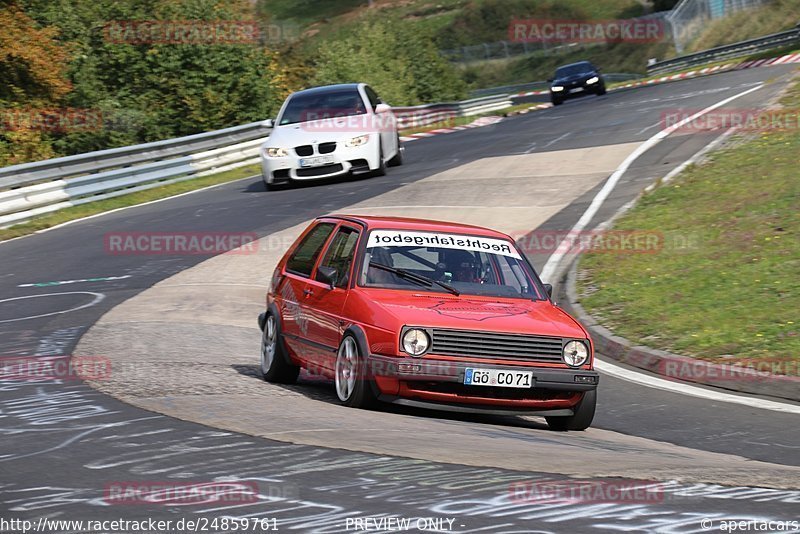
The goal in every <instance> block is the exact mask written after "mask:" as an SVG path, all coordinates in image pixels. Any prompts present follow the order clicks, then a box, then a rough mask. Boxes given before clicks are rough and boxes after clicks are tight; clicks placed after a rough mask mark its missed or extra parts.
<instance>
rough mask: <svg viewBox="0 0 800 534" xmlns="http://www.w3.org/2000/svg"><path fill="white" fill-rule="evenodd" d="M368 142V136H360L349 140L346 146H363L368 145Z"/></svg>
mask: <svg viewBox="0 0 800 534" xmlns="http://www.w3.org/2000/svg"><path fill="white" fill-rule="evenodd" d="M367 141H369V136H368V135H359V136H358V137H354V138H352V139H348V140H347V142H345V144H344V146H361V145H365V144H367Z"/></svg>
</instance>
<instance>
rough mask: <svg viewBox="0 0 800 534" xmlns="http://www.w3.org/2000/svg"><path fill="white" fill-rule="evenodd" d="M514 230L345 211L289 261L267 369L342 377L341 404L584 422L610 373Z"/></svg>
mask: <svg viewBox="0 0 800 534" xmlns="http://www.w3.org/2000/svg"><path fill="white" fill-rule="evenodd" d="M551 290H552V288H551V287H550V286H549V285H546V284H542V282H541V281H540V280H539V277H538V276H537V275H536V273H535V271H534V270H533V268H532V267H531V265H530V263H529V262H528V261H527V259H526V258H525V256H524V255H523V254H522V253H521V252H520V250H519V249H518V248H517V246H516V244H515V243H514V241H513V240H512V239H511V238H510V237H509V236H507V235H505V234H502V233H500V232H495V231H492V230H488V229H486V228H479V227H476V226H468V225H463V224H455V223H447V222H436V221H426V220H419V219H404V218H395V217H368V216H348V215H333V216H328V217H321V218H318V219H316V220H315V221H314V222H313V223H311V225H310V226H309V227H308V228H307V229H306V230H305V232H303V234H302V235H301V236H300V237H299V238H298V240H297V241H296V242H295V243H294V245H292V247H291V248H290V249H289V251H288V252H287V253H286V255H285V256H284V257H283V259H281V261H280V262H279V263H278V266H277V268H276V269H275V273H274V274H273V276H272V282H271V285H270V289H269V292H268V293H267V309H266V311H265V312H264V313H262V314H261V315H260V316H259V321H258V322H259V326H260V328H261V330H262V331H263V336H262V344H261V370H262V373H263V375H264V379H265V380H267V381H268V382H277V383H293V382H294V381H296V380H297V376H298V373H299V371H300V368H301V367H303V368H306V369H308V370H310V371H311V372H313V373H314V374H317V375H323V376H326V377H329V378H332V379H333V380H334V381H335V387H336V394H337V396H338V397H339V399H340V400H341V402H342V403H344V404H345V405H348V406H353V407H366V406H368V405H370V404H372V403H373V402H374V401H376V400H381V401H387V402H393V403H397V404H405V405H412V406H423V407H427V408H435V409H440V410H451V411H466V412H481V413H498V414H509V413H513V414H526V415H530V414H536V415H543V416H545V417H546V419H547V422H548V424H549V425H550V427H551V428H553V429H557V430H583V429H586V428H588V427H589V425H590V424H591V422H592V419H593V417H594V412H595V402H596V390H597V384H598V380H599V376H598V374H597V372H595V371H594V370H593V367H592V365H593V347H592V341H591V339H589V335H588V334H587V332H586V330H584V328H583V327H582V326H581V325H580V324H578V322H577V321H576V320H575V319H573V318H572V317H570V316H569V315H568V314H567V313H566V312H564V311H563V310H562V309H560V308H558V307H557V306H556V305H555V304H553V303H552V301H551V300H550V295H549V293H550V291H551Z"/></svg>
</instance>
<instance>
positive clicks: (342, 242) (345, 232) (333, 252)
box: [320, 226, 358, 287]
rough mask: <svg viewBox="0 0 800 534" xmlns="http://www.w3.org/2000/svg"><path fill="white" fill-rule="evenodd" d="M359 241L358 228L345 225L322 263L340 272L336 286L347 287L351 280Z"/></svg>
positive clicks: (340, 229)
mask: <svg viewBox="0 0 800 534" xmlns="http://www.w3.org/2000/svg"><path fill="white" fill-rule="evenodd" d="M357 243H358V232H357V231H356V230H354V229H353V228H347V227H345V226H343V227H341V228H339V231H338V232H337V233H336V235H335V236H333V240H331V245H330V246H329V247H328V251H327V252H326V253H325V257H324V258H323V259H322V263H320V265H324V266H326V267H333V268H334V269H336V272H337V273H338V274H339V278H338V279H337V280H336V287H347V283H348V282H349V281H350V266H351V265H352V264H353V256H354V255H355V252H356V244H357Z"/></svg>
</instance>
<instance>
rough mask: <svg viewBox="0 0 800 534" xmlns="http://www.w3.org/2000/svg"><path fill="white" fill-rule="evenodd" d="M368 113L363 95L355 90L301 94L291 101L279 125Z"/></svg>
mask: <svg viewBox="0 0 800 534" xmlns="http://www.w3.org/2000/svg"><path fill="white" fill-rule="evenodd" d="M366 112H367V108H366V106H365V105H364V101H363V100H362V98H361V94H359V92H358V91H357V90H355V89H343V90H338V91H326V92H312V93H307V94H302V93H300V94H296V95H294V96H293V97H292V98H291V99H290V100H289V103H288V104H287V105H286V109H285V110H284V112H283V114H282V115H281V118H280V120H279V122H278V124H279V125H281V126H283V125H285V124H295V123H299V122H308V121H314V120H320V119H329V118H332V117H349V116H352V115H363V114H365V113H366Z"/></svg>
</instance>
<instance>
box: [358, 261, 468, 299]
mask: <svg viewBox="0 0 800 534" xmlns="http://www.w3.org/2000/svg"><path fill="white" fill-rule="evenodd" d="M369 266H370V267H375V268H376V269H381V270H382V271H388V272H390V273H393V274H396V275H397V276H399V277H400V278H405V279H406V280H409V281H411V282H416V283H417V284H419V285H422V286H426V287H432V286H433V284H436V285H437V286H439V287H441V288H443V289H445V290H447V291H449V292H450V293H452V294H453V295H455V296H459V295H460V294H461V292H460V291H459V290H458V289H456V288H454V287H453V286H450V285H447V284H445V283H444V282H440V281H438V280H434V279H433V278H428V277H427V276H422V275H421V274H416V273H412V272H409V271H406V270H404V269H397V268H396V267H390V266H388V265H384V264H382V263H375V262H374V261H371V262H369Z"/></svg>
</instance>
